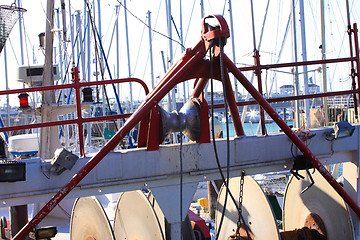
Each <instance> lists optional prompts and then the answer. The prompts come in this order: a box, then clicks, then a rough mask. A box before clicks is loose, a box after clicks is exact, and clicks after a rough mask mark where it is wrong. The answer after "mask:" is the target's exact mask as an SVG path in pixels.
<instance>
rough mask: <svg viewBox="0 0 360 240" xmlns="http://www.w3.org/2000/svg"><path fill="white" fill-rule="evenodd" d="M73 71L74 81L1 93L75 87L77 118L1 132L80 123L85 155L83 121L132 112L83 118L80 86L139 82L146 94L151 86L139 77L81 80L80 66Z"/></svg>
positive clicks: (119, 117) (82, 150) (112, 117)
mask: <svg viewBox="0 0 360 240" xmlns="http://www.w3.org/2000/svg"><path fill="white" fill-rule="evenodd" d="M72 71H73V72H72V78H73V81H74V83H71V84H63V85H54V86H42V87H34V88H23V89H12V90H5V91H0V95H6V94H15V93H25V92H40V91H49V90H57V89H66V88H74V89H75V100H76V113H77V119H71V120H63V121H55V122H46V123H36V124H27V125H21V126H12V127H3V128H0V132H7V131H14V130H23V129H34V128H43V127H53V126H61V125H68V124H77V125H78V134H79V149H80V155H81V156H84V155H85V153H84V136H83V125H82V124H83V123H85V122H96V121H103V120H113V119H121V118H128V117H130V116H131V114H120V115H113V116H103V117H92V118H83V117H82V114H81V97H80V96H81V95H80V88H82V87H89V86H96V85H106V84H115V83H127V82H137V83H139V84H140V85H141V86H142V87H143V88H144V91H145V94H146V95H147V94H148V93H149V88H148V87H147V85H146V84H145V82H143V81H142V80H140V79H137V78H125V79H114V80H104V81H101V82H80V79H79V70H78V68H77V67H74V68H73V70H72Z"/></svg>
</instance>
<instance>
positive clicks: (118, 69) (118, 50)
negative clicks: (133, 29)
mask: <svg viewBox="0 0 360 240" xmlns="http://www.w3.org/2000/svg"><path fill="white" fill-rule="evenodd" d="M115 11H116V25H115V34H116V78H120V44H119V40H120V39H119V11H120V5H116V6H115ZM116 86H117V92H118V94H119V95H120V83H118V84H116ZM117 110H118V114H120V108H119V107H118V108H117ZM120 122H121V121H120V120H119V121H118V124H119V126H120Z"/></svg>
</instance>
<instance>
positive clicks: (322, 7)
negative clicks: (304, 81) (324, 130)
mask: <svg viewBox="0 0 360 240" xmlns="http://www.w3.org/2000/svg"><path fill="white" fill-rule="evenodd" d="M324 12H325V6H324V0H320V15H321V55H322V60H325V59H326V45H325V16H324V15H325V14H324ZM322 78H323V79H322V85H323V92H324V93H325V92H327V80H326V64H322ZM323 107H324V115H325V117H324V118H325V126H328V125H329V113H328V103H327V98H326V97H324V98H323Z"/></svg>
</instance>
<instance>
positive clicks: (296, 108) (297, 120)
mask: <svg viewBox="0 0 360 240" xmlns="http://www.w3.org/2000/svg"><path fill="white" fill-rule="evenodd" d="M291 11H292V25H293V27H292V35H293V47H294V51H293V54H294V56H293V57H294V62H297V61H298V55H297V36H296V15H295V13H296V11H295V0H292V2H291ZM294 95H295V96H298V95H299V68H298V66H295V67H294ZM294 112H295V116H294V118H295V119H294V125H295V127H296V128H299V127H300V114H299V100H295V106H294Z"/></svg>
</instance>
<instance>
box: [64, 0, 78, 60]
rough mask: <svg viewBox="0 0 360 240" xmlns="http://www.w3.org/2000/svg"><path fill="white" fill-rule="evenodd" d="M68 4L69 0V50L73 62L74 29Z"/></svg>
mask: <svg viewBox="0 0 360 240" xmlns="http://www.w3.org/2000/svg"><path fill="white" fill-rule="evenodd" d="M70 6H71V5H70V0H69V18H70V42H71V52H72V54H71V56H72V62H75V53H74V49H73V47H74V31H73V29H74V27H73V26H74V25H73V16H72V14H71V7H70ZM63 14H65V11H64V13H63Z"/></svg>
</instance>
